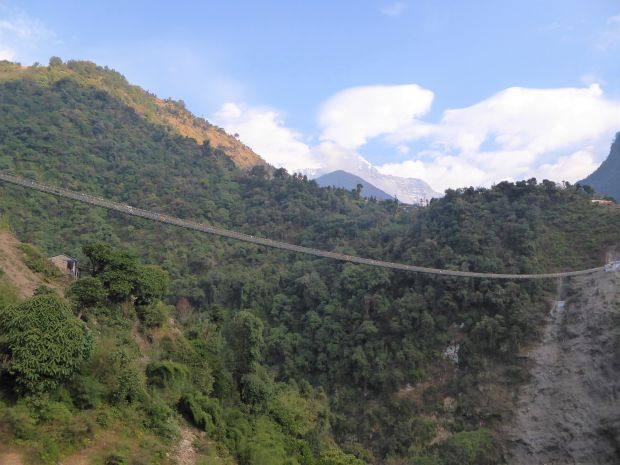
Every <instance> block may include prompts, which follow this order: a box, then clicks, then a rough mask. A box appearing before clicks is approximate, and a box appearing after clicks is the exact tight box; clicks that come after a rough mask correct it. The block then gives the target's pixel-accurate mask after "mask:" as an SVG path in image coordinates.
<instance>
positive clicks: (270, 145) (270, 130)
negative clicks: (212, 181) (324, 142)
mask: <svg viewBox="0 0 620 465" xmlns="http://www.w3.org/2000/svg"><path fill="white" fill-rule="evenodd" d="M213 121H214V123H215V124H217V125H219V126H222V127H223V128H224V129H225V130H226V131H228V132H229V133H238V134H239V136H240V139H241V140H242V141H243V142H244V143H245V144H247V145H248V146H250V147H251V148H252V149H253V150H254V151H255V152H257V153H258V154H260V155H261V156H262V157H263V158H264V159H265V160H266V161H267V162H269V163H270V164H272V165H274V166H284V167H286V168H287V169H288V170H289V171H292V172H295V171H299V170H303V169H312V168H318V164H317V160H316V159H315V157H314V156H313V155H312V153H311V150H310V147H309V146H308V145H306V144H305V143H304V142H302V135H301V134H299V133H298V132H296V131H293V130H292V129H289V128H287V127H286V126H285V125H284V121H283V120H282V118H281V116H280V114H279V113H278V112H277V111H276V110H273V109H270V108H259V107H248V106H246V105H242V104H236V103H232V102H229V103H226V104H224V105H223V106H222V107H221V108H220V110H219V111H218V112H217V113H215V115H214V117H213Z"/></svg>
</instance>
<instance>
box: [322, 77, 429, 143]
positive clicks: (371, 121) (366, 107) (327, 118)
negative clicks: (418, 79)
mask: <svg viewBox="0 0 620 465" xmlns="http://www.w3.org/2000/svg"><path fill="white" fill-rule="evenodd" d="M432 101H433V93H432V92H431V91H430V90H426V89H423V88H422V87H420V86H418V85H415V84H407V85H396V86H364V87H353V88H350V89H346V90H344V91H342V92H339V93H337V94H336V95H334V96H333V97H331V98H329V99H328V100H327V101H326V102H325V103H324V104H323V105H322V106H321V109H320V112H319V117H318V121H319V126H320V127H321V128H322V130H323V134H322V136H321V139H322V140H327V141H333V142H336V143H338V144H340V145H342V146H343V147H347V148H351V149H354V148H357V147H360V146H362V145H364V144H365V143H366V142H368V140H370V139H373V138H375V137H378V136H381V135H385V134H392V133H394V132H397V131H399V130H401V129H404V128H405V127H406V126H407V125H411V124H413V123H414V122H415V118H416V117H418V116H421V115H423V114H425V113H426V112H428V110H429V109H430V107H431V103H432Z"/></svg>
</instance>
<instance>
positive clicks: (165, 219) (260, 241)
mask: <svg viewBox="0 0 620 465" xmlns="http://www.w3.org/2000/svg"><path fill="white" fill-rule="evenodd" d="M0 180H1V181H4V182H7V183H10V184H14V185H17V186H22V187H26V188H28V189H32V190H35V191H39V192H44V193H46V194H51V195H55V196H57V197H62V198H66V199H71V200H76V201H78V202H82V203H86V204H89V205H94V206H97V207H102V208H105V209H108V210H112V211H117V212H120V213H123V214H125V215H131V216H136V217H139V218H145V219H147V220H151V221H158V222H160V223H165V224H171V225H174V226H178V227H181V228H185V229H191V230H194V231H200V232H203V233H207V234H213V235H216V236H221V237H227V238H230V239H236V240H239V241H244V242H250V243H252V244H257V245H262V246H265V247H272V248H275V249H281V250H287V251H290V252H297V253H303V254H307V255H314V256H316V257H322V258H330V259H333V260H340V261H345V262H351V263H359V264H361V265H369V266H376V267H381V268H389V269H393V270H400V271H412V272H416V273H427V274H434V275H441V276H453V277H464V278H487V279H551V278H564V277H568V276H580V275H587V274H592V273H596V272H598V271H602V270H603V269H604V268H605V267H604V266H600V267H597V268H590V269H586V270H577V271H566V272H559V273H542V274H518V273H478V272H471V271H458V270H444V269H439V268H429V267H425V266H416V265H406V264H403V263H394V262H387V261H383V260H373V259H371V258H363V257H356V256H352V255H345V254H341V253H337V252H329V251H326V250H320V249H314V248H311V247H304V246H300V245H295V244H289V243H287V242H281V241H274V240H271V239H266V238H262V237H256V236H252V235H250V234H244V233H240V232H236V231H231V230H228V229H223V228H218V227H215V226H210V225H207V224H204V223H198V222H195V221H189V220H183V219H181V218H177V217H174V216H170V215H165V214H162V213H157V212H153V211H150V210H142V209H139V208H135V207H133V206H130V205H126V204H122V203H118V202H113V201H111V200H107V199H103V198H100V197H96V196H93V195H90V194H85V193H82V192H77V191H72V190H69V189H64V188H61V187H53V186H48V185H46V184H42V183H39V182H37V181H34V180H31V179H26V178H23V177H21V176H17V175H14V174H10V173H6V172H0Z"/></svg>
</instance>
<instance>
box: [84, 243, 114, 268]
mask: <svg viewBox="0 0 620 465" xmlns="http://www.w3.org/2000/svg"><path fill="white" fill-rule="evenodd" d="M82 252H84V255H86V256H87V257H88V259H89V260H90V273H91V274H92V275H93V276H98V275H100V274H101V273H103V271H104V270H105V267H106V266H107V265H108V263H109V262H110V259H111V254H112V247H111V246H110V244H106V243H105V242H95V243H91V244H86V245H84V246H83V247H82Z"/></svg>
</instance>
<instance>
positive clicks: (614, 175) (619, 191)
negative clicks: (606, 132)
mask: <svg viewBox="0 0 620 465" xmlns="http://www.w3.org/2000/svg"><path fill="white" fill-rule="evenodd" d="M579 183H580V184H583V185H587V186H591V187H593V188H594V190H595V191H596V192H598V193H600V194H604V195H608V196H610V197H613V198H614V199H616V201H620V132H618V133H616V138H615V139H614V141H613V143H612V144H611V149H610V151H609V156H608V157H607V159H606V160H605V161H604V162H603V163H602V164H601V166H599V167H598V168H597V169H596V171H594V173H592V174H591V175H590V176H588V177H587V178H585V179H584V180H582V181H579Z"/></svg>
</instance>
